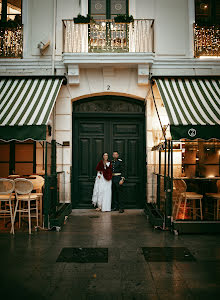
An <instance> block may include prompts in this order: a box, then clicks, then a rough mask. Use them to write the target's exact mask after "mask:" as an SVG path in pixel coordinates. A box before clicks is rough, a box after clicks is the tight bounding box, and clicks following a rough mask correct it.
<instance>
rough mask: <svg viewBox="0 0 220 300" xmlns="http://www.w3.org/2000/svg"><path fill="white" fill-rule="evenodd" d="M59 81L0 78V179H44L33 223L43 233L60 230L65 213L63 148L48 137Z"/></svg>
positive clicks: (40, 78)
mask: <svg viewBox="0 0 220 300" xmlns="http://www.w3.org/2000/svg"><path fill="white" fill-rule="evenodd" d="M63 81H64V78H63V77H59V76H56V77H55V76H44V77H2V78H1V79H0V93H1V97H0V112H1V113H0V177H1V178H10V179H14V178H25V179H28V180H32V182H35V181H36V180H37V179H39V178H42V179H43V182H44V186H42V190H41V194H42V197H40V202H39V206H40V207H39V220H38V221H39V226H40V227H41V226H42V227H46V228H51V227H53V226H57V227H59V226H61V223H62V222H63V219H64V218H65V215H66V214H67V213H68V211H69V210H70V207H69V206H68V205H61V202H64V200H65V199H63V198H64V197H65V191H64V188H65V172H64V171H63V145H61V144H59V143H57V142H56V140H55V139H54V136H53V133H52V132H53V119H52V110H53V107H54V104H55V101H56V98H57V95H58V93H59V90H60V88H61V85H62V83H63ZM67 206H68V207H67ZM61 219H62V220H61Z"/></svg>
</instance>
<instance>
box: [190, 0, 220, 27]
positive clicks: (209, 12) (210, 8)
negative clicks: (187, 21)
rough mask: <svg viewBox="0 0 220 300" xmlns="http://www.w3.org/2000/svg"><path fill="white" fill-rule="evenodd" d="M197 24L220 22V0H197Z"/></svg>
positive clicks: (216, 23)
mask: <svg viewBox="0 0 220 300" xmlns="http://www.w3.org/2000/svg"><path fill="white" fill-rule="evenodd" d="M195 11H196V24H197V25H199V26H206V25H207V26H210V25H219V24H220V1H219V0H195Z"/></svg>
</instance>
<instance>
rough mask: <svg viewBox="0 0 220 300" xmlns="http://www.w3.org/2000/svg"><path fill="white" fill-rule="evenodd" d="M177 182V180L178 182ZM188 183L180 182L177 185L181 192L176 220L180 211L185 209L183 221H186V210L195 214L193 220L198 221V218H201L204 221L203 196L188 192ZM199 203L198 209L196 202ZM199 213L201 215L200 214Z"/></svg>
mask: <svg viewBox="0 0 220 300" xmlns="http://www.w3.org/2000/svg"><path fill="white" fill-rule="evenodd" d="M176 182H177V180H176ZM186 188H187V187H186V183H185V181H184V180H182V179H181V180H178V182H177V183H176V189H177V191H178V192H179V196H178V204H177V211H176V219H177V217H178V214H179V210H180V208H181V207H182V208H183V216H182V219H183V220H184V219H185V215H186V210H187V209H189V210H190V211H192V212H193V220H196V217H197V216H198V217H200V219H201V220H203V214H202V198H203V195H200V194H197V193H195V192H186ZM197 200H198V201H199V207H196V201H197ZM198 211H199V213H198Z"/></svg>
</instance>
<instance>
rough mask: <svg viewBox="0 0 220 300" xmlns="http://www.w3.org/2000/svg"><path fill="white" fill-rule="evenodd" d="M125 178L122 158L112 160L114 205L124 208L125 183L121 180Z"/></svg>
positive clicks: (114, 206) (117, 207)
mask: <svg viewBox="0 0 220 300" xmlns="http://www.w3.org/2000/svg"><path fill="white" fill-rule="evenodd" d="M121 179H124V163H123V161H122V159H120V158H118V159H114V160H112V207H113V208H116V209H124V197H123V185H120V184H119V182H120V180H121Z"/></svg>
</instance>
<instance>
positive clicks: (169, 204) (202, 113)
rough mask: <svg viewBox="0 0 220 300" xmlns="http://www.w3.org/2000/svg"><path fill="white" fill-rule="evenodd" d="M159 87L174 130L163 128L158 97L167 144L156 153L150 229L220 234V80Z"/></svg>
mask: <svg viewBox="0 0 220 300" xmlns="http://www.w3.org/2000/svg"><path fill="white" fill-rule="evenodd" d="M154 83H155V84H156V85H157V88H158V91H159V94H160V96H161V100H162V101H163V105H164V107H165V109H166V112H167V115H168V119H169V124H167V125H164V124H162V122H161V119H160V113H159V110H158V109H157V103H156V101H155V98H154V94H153V99H154V103H155V108H156V109H157V112H158V117H159V119H160V124H161V130H162V133H163V138H162V139H161V142H160V143H159V144H157V145H155V146H154V147H153V148H152V151H154V153H155V157H156V160H155V169H154V173H153V175H152V176H153V178H152V182H153V192H152V194H153V200H154V201H153V203H151V204H148V205H147V212H148V214H149V216H150V220H151V223H152V224H153V225H154V226H159V227H161V228H163V229H171V230H173V231H174V232H175V233H196V232H212V233H215V232H219V231H220V126H219V125H220V89H219V87H220V81H219V78H218V77H212V78H198V77H197V78H195V77H194V78H190V77H187V78H174V77H173V78H154ZM152 84H153V83H152ZM152 92H153V88H152Z"/></svg>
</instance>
